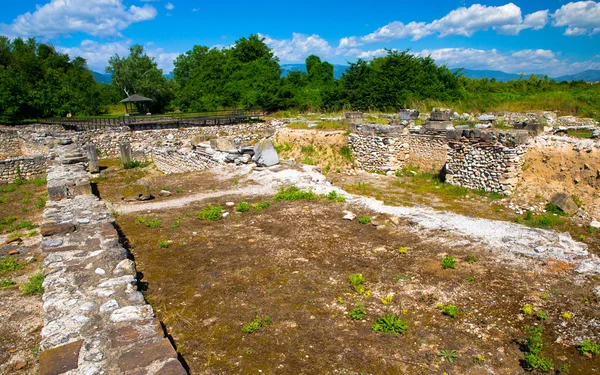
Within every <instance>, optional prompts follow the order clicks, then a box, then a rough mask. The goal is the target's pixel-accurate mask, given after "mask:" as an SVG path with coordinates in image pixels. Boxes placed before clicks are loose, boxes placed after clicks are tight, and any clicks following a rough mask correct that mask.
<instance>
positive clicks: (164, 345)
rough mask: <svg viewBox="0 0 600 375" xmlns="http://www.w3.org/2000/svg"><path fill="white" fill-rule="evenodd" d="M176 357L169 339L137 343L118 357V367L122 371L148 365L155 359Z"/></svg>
mask: <svg viewBox="0 0 600 375" xmlns="http://www.w3.org/2000/svg"><path fill="white" fill-rule="evenodd" d="M171 358H172V359H176V358H177V353H176V352H175V350H174V349H173V346H172V345H171V342H170V341H169V339H166V338H163V339H161V340H160V341H157V342H154V341H150V342H141V343H137V344H136V346H135V348H133V349H131V350H130V351H128V352H125V353H123V355H121V357H120V358H119V368H121V370H122V371H123V372H127V371H132V370H135V369H138V368H141V367H146V366H149V365H150V364H151V363H152V362H154V361H157V360H168V359H171Z"/></svg>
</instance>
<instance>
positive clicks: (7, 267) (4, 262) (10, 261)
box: [0, 256, 25, 272]
mask: <svg viewBox="0 0 600 375" xmlns="http://www.w3.org/2000/svg"><path fill="white" fill-rule="evenodd" d="M23 267H25V262H23V263H19V262H17V261H16V259H15V258H13V257H11V256H9V257H6V258H2V259H0V272H4V271H17V270H20V269H21V268H23Z"/></svg>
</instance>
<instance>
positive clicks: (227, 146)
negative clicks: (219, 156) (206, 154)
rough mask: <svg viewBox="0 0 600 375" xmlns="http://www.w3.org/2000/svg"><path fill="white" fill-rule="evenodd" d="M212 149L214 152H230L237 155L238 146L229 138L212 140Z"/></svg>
mask: <svg viewBox="0 0 600 375" xmlns="http://www.w3.org/2000/svg"><path fill="white" fill-rule="evenodd" d="M210 147H211V148H212V149H213V150H217V151H222V152H229V153H237V152H238V150H237V145H236V144H235V142H233V141H232V140H231V139H228V138H217V139H211V140H210Z"/></svg>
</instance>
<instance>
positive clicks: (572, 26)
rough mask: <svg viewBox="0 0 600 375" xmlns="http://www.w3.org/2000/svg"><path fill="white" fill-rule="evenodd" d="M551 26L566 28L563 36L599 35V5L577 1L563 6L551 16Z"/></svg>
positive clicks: (592, 2)
mask: <svg viewBox="0 0 600 375" xmlns="http://www.w3.org/2000/svg"><path fill="white" fill-rule="evenodd" d="M552 18H553V19H554V21H553V22H552V26H555V27H563V26H566V27H567V29H566V30H565V33H564V35H567V36H577V35H586V34H587V35H595V34H598V33H600V3H596V2H594V1H579V2H575V3H568V4H566V5H563V6H562V7H561V8H560V9H558V10H557V11H556V12H554V14H553V15H552Z"/></svg>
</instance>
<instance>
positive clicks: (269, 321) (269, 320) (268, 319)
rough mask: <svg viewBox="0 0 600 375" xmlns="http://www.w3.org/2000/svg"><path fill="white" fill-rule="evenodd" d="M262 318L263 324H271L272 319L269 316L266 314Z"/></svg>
mask: <svg viewBox="0 0 600 375" xmlns="http://www.w3.org/2000/svg"><path fill="white" fill-rule="evenodd" d="M263 320H264V322H265V324H266V325H268V326H270V325H271V324H273V319H271V317H270V316H268V315H267V316H265V318H264V319H263Z"/></svg>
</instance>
